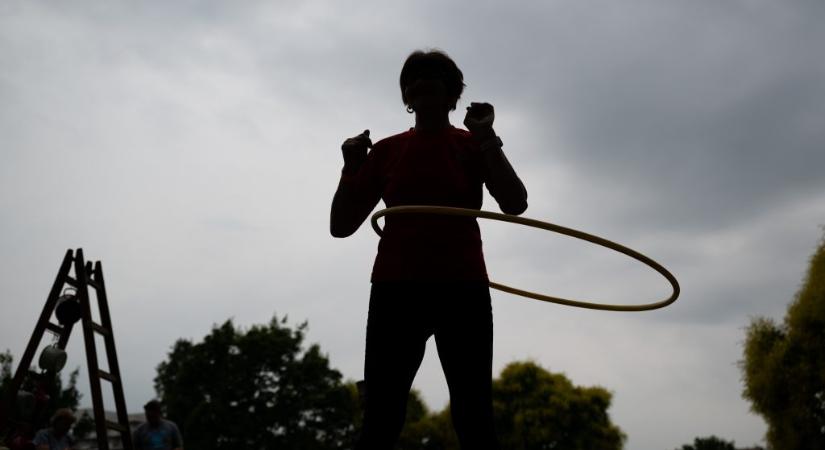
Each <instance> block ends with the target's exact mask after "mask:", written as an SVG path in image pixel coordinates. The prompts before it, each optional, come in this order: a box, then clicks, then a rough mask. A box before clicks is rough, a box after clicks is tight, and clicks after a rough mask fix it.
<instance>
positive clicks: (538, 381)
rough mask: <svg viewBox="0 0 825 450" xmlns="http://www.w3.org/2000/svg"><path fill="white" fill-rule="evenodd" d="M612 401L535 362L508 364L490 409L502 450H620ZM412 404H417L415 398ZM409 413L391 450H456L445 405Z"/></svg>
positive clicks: (621, 440) (604, 392)
mask: <svg viewBox="0 0 825 450" xmlns="http://www.w3.org/2000/svg"><path fill="white" fill-rule="evenodd" d="M611 399H612V396H611V394H610V393H609V392H608V391H607V390H605V389H603V388H601V387H580V386H575V385H574V384H573V383H572V382H571V381H570V380H569V379H568V378H567V377H566V376H565V375H563V374H556V373H552V372H550V371H548V370H546V369H544V368H542V367H541V366H539V365H538V364H536V363H533V362H513V363H511V364H509V365H508V366H507V367H505V368H504V370H502V372H501V375H500V376H499V377H498V378H496V379H494V380H493V408H494V414H495V424H496V432H497V434H498V437H499V442H500V444H501V448H506V449H508V450H528V449H529V450H534V449H559V448H563V449H569V450H578V449H587V450H607V449H610V450H614V449H621V448H622V445H623V443H624V440H625V435H624V433H622V431H621V430H620V429H619V428H618V427H617V426H616V425H614V424H613V423H612V422H611V421H610V417H609V415H608V413H607V410H608V408H609V407H610V402H611ZM411 400H412V402H413V403H415V402H416V401H420V400H417V396H414V397H413V398H412V399H411ZM413 409H415V407H414V408H413ZM409 411H410V410H409V408H408V418H407V423H406V424H405V426H404V430H403V431H402V435H401V439H399V443H398V445H397V446H396V449H398V450H458V449H459V446H458V440H457V438H456V436H455V432H454V431H453V428H452V423H451V421H450V409H449V405H448V406H447V407H446V408H445V409H444V410H442V411H440V412H437V413H428V414H424V415H421V414H419V415H415V414H413V415H412V416H411V415H410V413H409ZM425 411H426V410H425Z"/></svg>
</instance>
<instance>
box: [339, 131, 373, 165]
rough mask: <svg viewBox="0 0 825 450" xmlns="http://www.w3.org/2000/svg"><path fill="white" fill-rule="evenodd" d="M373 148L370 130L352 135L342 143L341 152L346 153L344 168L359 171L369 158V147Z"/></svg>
mask: <svg viewBox="0 0 825 450" xmlns="http://www.w3.org/2000/svg"><path fill="white" fill-rule="evenodd" d="M368 148H372V141H371V140H370V130H364V132H363V133H361V134H359V135H358V136H355V137H351V138H349V139H347V140H345V141H344V143H343V144H341V153H343V155H344V170H345V171H348V172H354V171H357V170H358V168H359V167H361V164H363V163H364V160H366V159H367V149H368Z"/></svg>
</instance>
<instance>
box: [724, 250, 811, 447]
mask: <svg viewBox="0 0 825 450" xmlns="http://www.w3.org/2000/svg"><path fill="white" fill-rule="evenodd" d="M823 349H825V240H823V241H822V242H820V244H819V247H818V249H817V250H816V251H815V252H814V255H813V256H812V257H811V260H810V265H809V268H808V272H807V275H806V278H805V280H804V282H803V284H802V287H801V289H800V290H799V291H798V292H797V294H796V296H795V298H794V299H793V300H792V301H791V303H790V304H789V306H788V310H787V312H786V315H785V318H784V321H783V323H782V324H776V323H775V322H774V321H773V320H771V319H769V318H764V317H757V318H755V319H753V320H752V321H751V323H750V325H749V327H748V329H747V338H746V341H745V346H744V360H742V361H740V367H741V369H742V373H743V381H744V383H745V388H744V391H743V396H744V397H745V398H746V399H748V400H749V401H750V402H751V409H752V410H753V411H754V412H756V413H758V414H760V415H762V417H763V418H764V419H765V421H766V422H767V424H768V431H767V441H768V446H769V447H772V448H783V449H812V448H825V350H823Z"/></svg>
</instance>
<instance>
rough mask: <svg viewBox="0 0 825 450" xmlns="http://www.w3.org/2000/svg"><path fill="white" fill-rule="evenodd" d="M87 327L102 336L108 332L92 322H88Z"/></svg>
mask: <svg viewBox="0 0 825 450" xmlns="http://www.w3.org/2000/svg"><path fill="white" fill-rule="evenodd" d="M89 325H90V326H91V327H92V330H94V331H97V332H98V333H100V334H102V335H104V336H105V335H107V334H109V330H108V329H107V328H103V325H100V324H96V323H94V322H92V321H89Z"/></svg>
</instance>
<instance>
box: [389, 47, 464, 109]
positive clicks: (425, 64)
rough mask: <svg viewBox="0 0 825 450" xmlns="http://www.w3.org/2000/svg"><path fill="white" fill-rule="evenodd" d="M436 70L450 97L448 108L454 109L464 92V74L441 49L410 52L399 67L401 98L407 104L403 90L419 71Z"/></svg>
mask: <svg viewBox="0 0 825 450" xmlns="http://www.w3.org/2000/svg"><path fill="white" fill-rule="evenodd" d="M428 71H436V72H438V73H440V74H441V81H443V82H444V85H445V86H446V87H447V96H448V97H449V98H450V110H451V111H452V110H454V109H455V104H456V102H458V99H459V98H461V93H462V92H464V86H466V85H465V84H464V74H462V73H461V70H460V69H459V68H458V66H457V65H456V64H455V62H454V61H453V60H452V59H450V57H449V56H447V54H446V53H444V52H443V51H441V50H437V49H432V50H428V51H422V50H416V51H414V52H412V53H410V56H408V57H407V60H406V61H404V67H402V68H401V77H400V80H399V83H400V84H401V100H402V101H403V102H404V104H405V105H407V106H409V102H408V101H407V94H406V93H405V92H404V90H405V89H406V88H407V86H408V85H409V84H410V83H411V82H412V81H413V80H415V77H416V76H417V75H418V74H420V73H421V72H428Z"/></svg>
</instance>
